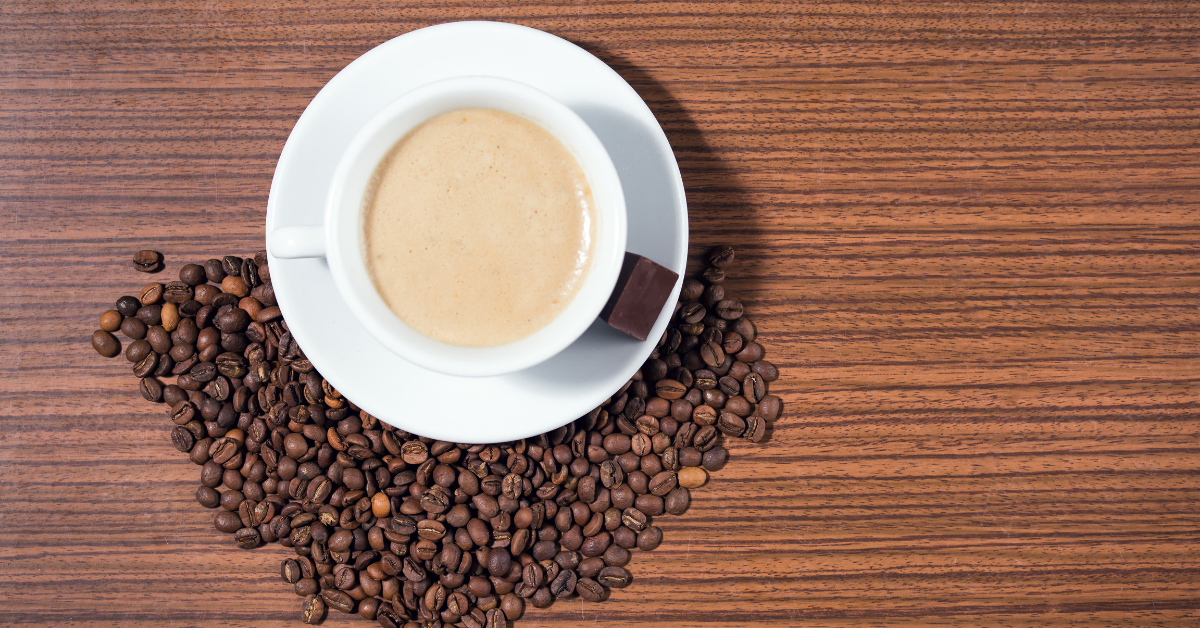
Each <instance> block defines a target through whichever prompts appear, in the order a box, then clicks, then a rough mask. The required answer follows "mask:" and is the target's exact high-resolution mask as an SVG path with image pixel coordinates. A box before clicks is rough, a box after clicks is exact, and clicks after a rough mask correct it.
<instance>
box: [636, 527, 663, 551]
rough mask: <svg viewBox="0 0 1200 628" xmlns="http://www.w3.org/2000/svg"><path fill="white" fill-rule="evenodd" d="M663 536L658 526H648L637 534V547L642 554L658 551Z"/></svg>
mask: <svg viewBox="0 0 1200 628" xmlns="http://www.w3.org/2000/svg"><path fill="white" fill-rule="evenodd" d="M662 540H663V534H662V530H661V529H659V527H658V526H650V527H648V528H646V529H645V530H642V531H641V532H639V533H638V536H637V547H638V549H640V550H642V551H643V552H649V551H652V550H655V549H658V546H659V545H661V544H662Z"/></svg>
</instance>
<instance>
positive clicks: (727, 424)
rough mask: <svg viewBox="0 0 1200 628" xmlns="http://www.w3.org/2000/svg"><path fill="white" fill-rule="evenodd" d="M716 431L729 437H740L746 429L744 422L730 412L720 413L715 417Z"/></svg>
mask: <svg viewBox="0 0 1200 628" xmlns="http://www.w3.org/2000/svg"><path fill="white" fill-rule="evenodd" d="M717 429H719V430H721V432H722V433H723V434H728V435H729V436H740V435H741V434H742V432H743V431H745V429H746V422H745V421H743V420H742V417H739V416H738V415H736V414H733V413H732V412H722V413H721V415H720V416H719V417H717Z"/></svg>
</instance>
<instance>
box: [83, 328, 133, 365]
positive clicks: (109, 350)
mask: <svg viewBox="0 0 1200 628" xmlns="http://www.w3.org/2000/svg"><path fill="white" fill-rule="evenodd" d="M135 320H136V319H135ZM92 348H93V349H95V350H96V353H99V354H100V355H102V356H104V357H106V358H112V357H116V355H117V354H118V353H120V352H121V341H119V340H117V338H116V336H113V335H112V334H110V333H108V332H107V331H104V330H103V329H97V330H96V331H95V332H93V333H92Z"/></svg>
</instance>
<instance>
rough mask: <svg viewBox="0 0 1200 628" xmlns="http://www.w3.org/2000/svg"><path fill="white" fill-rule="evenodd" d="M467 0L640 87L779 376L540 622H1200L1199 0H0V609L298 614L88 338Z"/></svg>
mask: <svg viewBox="0 0 1200 628" xmlns="http://www.w3.org/2000/svg"><path fill="white" fill-rule="evenodd" d="M463 19H491V20H502V21H510V22H516V23H520V24H525V25H528V26H533V27H536V28H540V29H543V30H546V31H549V32H551V33H554V34H556V35H559V36H561V37H564V38H566V39H568V40H570V41H572V42H575V43H577V44H579V45H580V46H582V47H584V48H586V49H587V50H589V51H591V52H593V53H594V54H596V55H597V56H599V57H600V58H601V59H603V60H604V61H606V62H608V63H609V64H610V65H611V66H612V67H613V68H615V69H616V70H617V71H618V72H619V73H620V74H621V75H622V76H624V77H625V78H626V79H627V80H628V81H629V82H630V83H631V84H632V85H633V86H634V87H635V88H636V89H637V91H638V92H639V93H640V94H641V95H642V97H643V98H644V99H645V100H646V102H647V104H649V106H650V108H651V109H652V110H653V111H654V113H655V115H656V116H657V117H658V119H659V120H660V121H661V123H662V125H663V127H664V128H665V130H666V132H667V135H668V137H669V138H670V140H671V142H672V144H673V146H674V148H675V151H676V155H677V157H678V160H679V163H680V167H681V168H682V171H683V177H684V181H685V184H686V187H687V193H688V201H689V205H690V210H691V227H692V233H693V240H692V251H693V253H695V254H698V253H699V252H700V251H702V250H703V249H704V248H706V247H707V246H709V245H711V244H714V243H719V242H720V243H723V242H728V243H731V244H733V245H735V246H737V247H738V248H739V255H740V261H739V262H738V263H737V265H736V266H734V267H733V268H732V269H731V271H730V273H731V275H732V279H731V280H730V282H729V283H730V290H731V291H732V292H734V293H736V294H737V295H740V296H741V297H742V298H743V300H744V301H745V302H746V305H747V310H748V312H749V314H750V315H751V316H753V317H754V318H755V319H756V320H757V321H758V323H759V328H760V330H761V338H762V341H763V343H764V345H765V346H766V348H767V351H768V358H769V359H772V360H773V361H775V362H776V363H777V364H778V365H779V366H780V368H781V371H782V376H781V378H780V380H779V381H777V382H776V383H775V384H774V388H773V390H774V391H775V392H777V393H778V394H780V395H781V396H783V398H784V400H785V404H786V406H785V407H786V409H785V417H784V418H783V419H782V420H780V421H779V423H778V424H777V425H776V427H775V430H774V433H773V435H772V437H771V439H770V440H769V441H767V442H766V443H763V444H760V445H751V444H735V445H734V446H733V448H732V454H733V457H732V461H731V463H730V464H729V465H728V466H727V467H726V468H725V469H724V470H723V471H721V472H719V473H717V474H715V476H714V478H713V480H712V481H711V482H710V483H709V485H708V486H707V487H705V488H704V489H700V490H697V491H695V493H694V499H693V505H692V508H691V510H690V511H689V512H688V513H687V514H686V515H684V516H682V517H677V518H669V519H665V520H664V522H663V524H662V525H663V528H664V530H665V532H666V541H665V542H664V543H663V545H662V547H661V548H660V549H659V550H658V551H655V552H653V553H649V554H638V555H637V556H636V557H635V559H634V562H633V563H632V567H631V570H632V571H633V573H634V578H635V581H634V584H633V585H632V586H630V587H629V588H628V589H625V590H622V591H618V592H615V594H614V595H613V599H612V600H611V601H610V602H607V603H605V604H602V605H592V604H586V603H583V602H580V601H578V600H576V601H572V602H569V603H563V604H558V605H556V606H554V607H553V608H551V609H548V610H544V611H539V610H536V609H534V610H530V612H529V613H527V615H526V618H525V619H524V620H522V621H521V622H519V624H518V625H522V626H531V627H532V626H546V627H551V626H555V627H563V626H576V625H583V624H588V625H593V624H594V625H612V624H618V625H629V626H850V625H853V626H928V625H965V626H966V625H969V626H983V625H987V626H1001V625H1003V626H1065V625H1089V626H1100V625H1105V626H1107V625H1140V626H1146V625H1164V626H1195V625H1197V624H1200V538H1198V522H1200V517H1198V516H1200V505H1198V504H1197V500H1198V498H1200V445H1198V444H1197V438H1198V436H1200V404H1198V403H1197V390H1198V389H1200V372H1198V370H1197V357H1198V355H1200V345H1198V344H1197V343H1198V341H1200V309H1198V308H1200V300H1198V298H1197V297H1198V295H1200V255H1198V253H1200V240H1198V238H1200V214H1198V213H1197V210H1198V207H1200V194H1198V192H1200V178H1198V175H1200V122H1198V120H1200V98H1198V96H1200V68H1198V65H1197V60H1198V57H1200V35H1198V33H1200V4H1197V3H1189V2H1150V3H1147V2H1126V1H1095V2H1070V1H1062V2H1029V3H1016V2H994V3H916V2H900V3H895V2H880V1H872V2H858V3H854V2H834V3H819V4H818V3H804V2H777V3H774V2H736V3H723V2H692V3H670V2H663V3H659V2H629V1H624V0H616V1H601V2H561V1H560V2H537V3H527V4H524V5H521V6H513V5H511V4H510V3H504V2H480V1H477V0H476V1H464V2H453V1H449V2H429V3H405V4H400V3H370V2H347V1H345V0H330V1H327V2H319V3H317V2H313V3H302V2H281V1H278V0H256V1H253V2H249V1H246V2H234V1H206V2H150V1H146V2H130V3H118V2H111V1H106V0H101V1H96V2H19V1H9V2H4V3H3V4H2V5H0V234H2V235H3V242H2V243H0V251H3V253H2V254H0V266H2V271H0V329H2V330H3V333H2V335H0V624H3V625H6V626H81V627H82V626H97V627H98V626H168V627H184V626H295V625H298V624H299V600H298V598H296V597H295V596H294V595H293V594H292V593H291V592H290V591H289V589H290V587H289V586H288V585H286V584H285V583H284V582H283V581H282V580H280V578H279V575H278V573H279V561H280V559H281V558H283V557H284V556H285V555H287V554H288V553H289V552H290V550H285V549H283V548H280V547H270V548H266V549H262V550H257V551H253V552H245V551H240V550H237V549H236V548H234V547H233V546H232V543H231V540H230V538H229V537H227V536H225V535H221V534H219V533H217V532H216V531H215V530H213V529H212V527H211V519H212V513H211V512H210V511H206V510H204V509H202V508H200V507H199V506H198V505H197V504H196V503H195V501H194V499H193V497H192V495H193V492H194V490H195V488H196V486H197V477H198V471H197V468H196V467H194V466H193V465H192V464H191V463H190V462H188V461H187V460H186V459H185V457H184V456H182V455H181V454H179V453H177V452H176V451H175V450H174V449H173V448H172V447H171V446H170V444H169V441H168V427H169V424H168V422H167V421H166V420H165V419H164V417H163V414H162V410H161V407H159V406H153V405H151V404H148V403H146V402H144V401H142V400H141V399H140V398H139V397H138V396H137V394H136V392H135V388H134V383H135V380H134V379H133V378H132V377H131V375H130V373H129V370H128V365H127V364H126V363H125V362H124V361H123V360H121V359H117V360H113V361H108V360H104V359H102V358H100V357H99V356H98V355H97V354H96V353H95V352H94V351H93V350H92V349H91V348H90V346H89V345H88V337H89V335H90V334H91V332H92V330H93V329H95V325H96V319H97V317H98V315H99V314H100V312H101V311H103V310H104V309H107V307H110V305H109V304H111V303H112V302H113V300H114V299H115V298H116V297H117V296H119V295H121V294H125V293H130V292H135V291H136V290H137V289H138V288H139V287H140V286H141V285H142V284H143V283H144V282H145V279H146V278H145V277H144V276H142V275H139V274H137V273H135V272H133V271H132V269H131V267H130V264H129V260H130V257H131V255H132V253H133V252H134V251H136V250H138V249H141V248H156V249H158V250H161V251H163V252H164V253H165V254H166V256H167V260H168V266H167V272H166V274H173V273H175V272H176V271H177V270H178V268H179V266H180V265H182V264H183V263H187V262H192V261H197V260H204V259H207V258H209V257H211V256H214V255H217V254H225V253H230V252H238V253H249V252H253V251H254V250H257V249H259V248H261V247H262V241H263V226H262V225H263V219H264V215H265V206H266V200H267V191H268V187H269V185H270V180H271V174H272V171H273V168H274V164H275V160H276V159H277V157H278V155H279V152H280V150H281V148H282V146H283V143H284V141H285V139H286V138H287V135H288V132H289V131H290V129H291V127H292V125H293V124H294V123H295V121H296V119H297V118H298V117H299V115H300V113H301V111H303V109H304V107H305V105H306V104H307V103H308V101H309V100H310V99H311V98H312V97H313V96H314V95H315V94H316V93H317V91H318V90H319V89H320V88H321V86H322V85H323V84H324V83H325V82H326V81H327V80H328V79H329V78H330V77H332V76H333V75H334V74H335V73H336V72H337V71H338V70H339V69H341V68H342V67H344V66H345V65H346V64H347V63H349V62H350V61H351V60H353V59H354V58H355V57H357V56H358V55H360V54H362V53H363V52H365V51H367V50H369V49H370V48H372V47H374V46H376V45H378V44H379V43H381V42H384V41H386V40H388V39H390V38H391V37H394V36H396V35H399V34H402V33H405V32H408V31H410V30H413V29H415V28H419V27H422V26H426V25H431V24H435V23H440V22H446V21H455V20H463ZM160 276H161V275H160ZM327 625H331V626H351V625H361V626H366V625H370V624H367V623H365V622H362V621H361V620H358V619H357V618H355V619H348V618H344V617H341V616H338V617H332V618H331V619H330V621H329V622H328V623H327Z"/></svg>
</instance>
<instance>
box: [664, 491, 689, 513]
mask: <svg viewBox="0 0 1200 628" xmlns="http://www.w3.org/2000/svg"><path fill="white" fill-rule="evenodd" d="M691 503H692V495H691V492H689V491H688V489H687V487H684V486H676V487H675V488H673V489H671V492H670V493H667V496H666V497H665V498H663V508H664V509H665V510H666V512H667V513H668V514H672V515H682V514H683V513H685V512H687V509H688V506H690V505H691Z"/></svg>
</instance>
